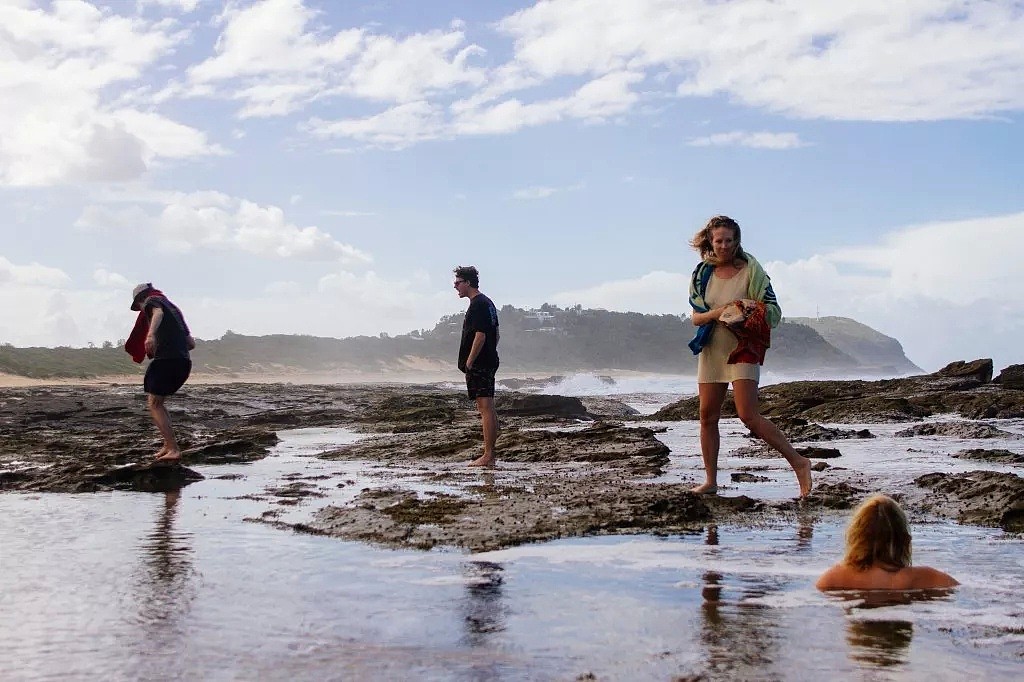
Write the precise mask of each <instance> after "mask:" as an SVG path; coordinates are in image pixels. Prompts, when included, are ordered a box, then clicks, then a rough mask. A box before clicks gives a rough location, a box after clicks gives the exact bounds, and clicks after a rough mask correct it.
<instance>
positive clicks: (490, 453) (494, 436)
mask: <svg viewBox="0 0 1024 682" xmlns="http://www.w3.org/2000/svg"><path fill="white" fill-rule="evenodd" d="M476 409H477V410H479V411H480V425H481V426H482V427H483V431H484V454H483V455H482V456H480V457H478V458H477V459H475V460H473V461H472V462H470V463H469V466H471V467H489V466H494V462H495V460H496V459H497V457H496V456H495V454H494V443H495V442H496V441H497V440H498V415H497V413H496V412H495V411H494V398H493V397H488V398H477V399H476Z"/></svg>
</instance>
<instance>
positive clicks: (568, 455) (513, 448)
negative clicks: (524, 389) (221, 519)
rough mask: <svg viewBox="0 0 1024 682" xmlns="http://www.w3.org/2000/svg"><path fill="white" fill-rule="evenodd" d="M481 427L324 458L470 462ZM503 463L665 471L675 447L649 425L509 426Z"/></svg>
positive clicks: (351, 448) (375, 441) (385, 439)
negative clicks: (671, 448) (591, 464)
mask: <svg viewBox="0 0 1024 682" xmlns="http://www.w3.org/2000/svg"><path fill="white" fill-rule="evenodd" d="M481 447H482V445H481V436H480V430H479V427H478V426H476V425H473V426H466V427H459V428H449V429H439V430H436V431H434V432H432V433H429V434H393V435H386V436H378V437H374V438H369V439H366V440H362V441H359V442H356V443H353V444H351V445H347V446H344V447H341V448H337V449H335V450H332V451H330V452H325V453H323V454H321V455H320V457H321V458H323V459H370V460H378V461H385V462H395V461H401V462H408V461H438V462H452V461H469V460H471V459H475V458H476V457H477V456H479V454H480V449H481ZM495 451H496V454H497V456H498V461H499V462H613V463H616V464H618V465H619V466H622V467H627V468H631V469H643V470H647V471H651V472H655V471H659V470H660V469H661V467H663V466H665V465H666V464H668V461H669V460H668V454H669V448H668V446H666V445H665V444H664V443H662V442H661V441H659V440H658V439H657V438H656V437H655V435H654V432H653V431H652V430H651V429H648V428H642V427H637V428H632V427H626V426H623V425H621V424H615V423H611V422H595V423H594V424H592V425H590V426H588V427H586V428H583V429H578V430H568V431H566V430H546V429H533V430H520V429H512V428H508V429H505V430H503V431H502V432H501V433H500V434H499V436H498V442H497V445H496V447H495Z"/></svg>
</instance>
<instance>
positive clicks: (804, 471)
mask: <svg viewBox="0 0 1024 682" xmlns="http://www.w3.org/2000/svg"><path fill="white" fill-rule="evenodd" d="M732 399H733V401H734V402H735V403H736V414H737V415H738V416H739V418H740V419H741V420H742V421H743V424H744V425H745V426H746V427H747V428H748V429H750V430H751V431H752V432H753V433H754V435H755V436H757V437H759V438H761V439H762V440H763V441H764V442H766V443H768V445H770V446H772V447H773V448H775V449H776V450H778V451H779V452H780V453H782V456H783V457H785V458H786V461H787V462H789V466H791V467H793V471H795V472H796V479H797V481H798V482H799V483H800V497H806V496H807V494H808V493H809V492H811V461H810V460H809V459H807V458H806V457H804V456H803V455H801V454H800V453H799V452H797V451H796V450H794V449H793V446H792V445H790V443H789V441H788V440H787V439H786V436H785V435H784V434H783V433H782V431H779V427H777V426H776V425H775V424H772V423H771V422H770V421H768V420H767V419H765V418H764V417H762V416H761V412H760V411H759V409H758V406H757V382H756V381H754V380H752V379H738V380H736V381H734V382H732Z"/></svg>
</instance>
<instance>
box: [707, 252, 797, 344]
mask: <svg viewBox="0 0 1024 682" xmlns="http://www.w3.org/2000/svg"><path fill="white" fill-rule="evenodd" d="M740 258H742V259H743V260H745V261H747V267H748V268H750V282H749V283H748V285H747V297H748V298H752V299H753V300H755V301H762V302H764V307H765V320H767V321H768V324H769V326H771V327H772V329H774V328H775V327H778V326H779V322H780V321H781V320H782V308H780V307H779V301H778V299H777V298H775V290H773V289H772V280H771V278H770V277H769V276H768V273H767V272H765V271H764V268H763V267H761V264H760V263H758V262H757V259H756V258H754V257H753V256H752V255H750V254H749V253H747V252H746V251H744V252H743V253H742V254H741V255H740ZM714 271H715V266H714V265H712V264H711V263H708V262H707V261H701V262H700V263H698V264H697V267H695V268H694V269H693V275H692V276H691V277H690V307H691V308H693V309H694V310H695V311H696V312H698V313H706V312H708V310H710V308H708V305H707V303H706V302H705V301H704V295H705V294H707V292H708V282H709V281H711V275H712V273H714ZM714 329H715V323H714V322H708V323H707V324H702V325H701V326H699V327H697V333H696V335H694V337H693V340H692V341H690V343H689V346H690V350H692V351H693V354H694V355H697V354H698V353H700V352H701V350H702V349H703V348H704V346H705V345H707V342H708V341H709V340H711V332H712V331H714Z"/></svg>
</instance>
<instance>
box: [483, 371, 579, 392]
mask: <svg viewBox="0 0 1024 682" xmlns="http://www.w3.org/2000/svg"><path fill="white" fill-rule="evenodd" d="M563 379H565V377H564V376H562V375H560V374H559V375H555V376H550V377H546V378H543V379H531V378H528V377H527V378H523V379H517V378H515V377H513V378H509V379H499V380H498V382H497V383H498V385H499V386H504V387H505V388H507V389H509V390H511V391H518V390H520V389H523V388H544V387H546V386H551V385H552V384H557V383H558V382H560V381H562V380H563Z"/></svg>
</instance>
